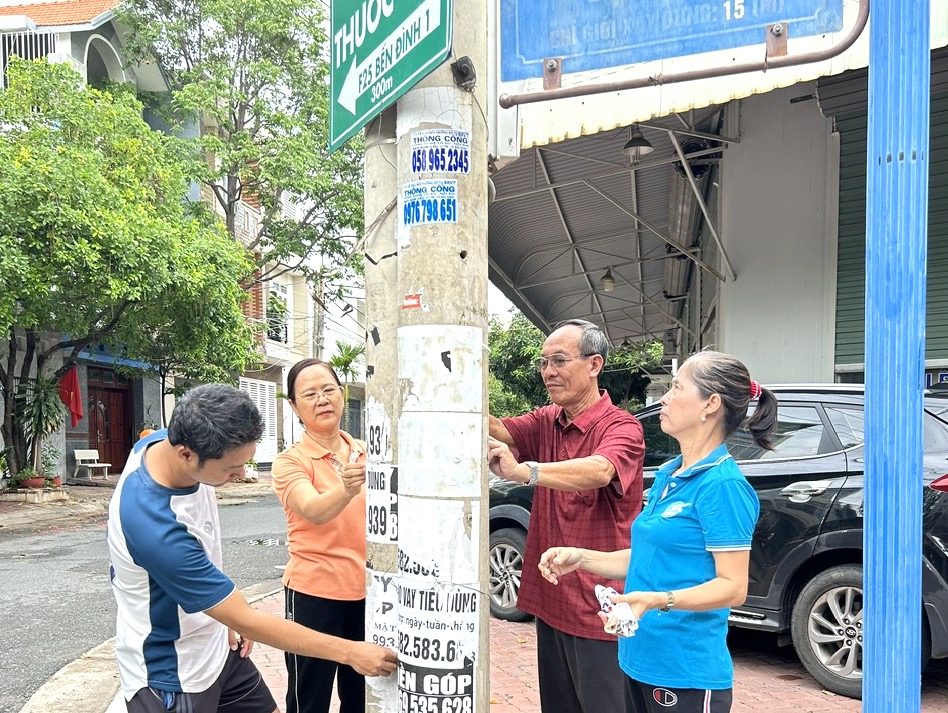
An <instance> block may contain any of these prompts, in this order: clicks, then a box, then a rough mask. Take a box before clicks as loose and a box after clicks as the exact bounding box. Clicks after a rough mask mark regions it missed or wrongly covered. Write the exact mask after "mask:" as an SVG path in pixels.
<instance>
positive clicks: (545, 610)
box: [488, 319, 645, 713]
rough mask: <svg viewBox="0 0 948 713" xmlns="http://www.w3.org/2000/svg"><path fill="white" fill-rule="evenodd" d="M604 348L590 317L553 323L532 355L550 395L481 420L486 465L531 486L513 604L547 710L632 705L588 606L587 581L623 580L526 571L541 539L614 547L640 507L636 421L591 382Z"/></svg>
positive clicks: (641, 447)
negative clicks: (532, 636) (531, 639)
mask: <svg viewBox="0 0 948 713" xmlns="http://www.w3.org/2000/svg"><path fill="white" fill-rule="evenodd" d="M608 348H609V344H608V341H607V339H606V336H605V335H604V334H603V333H602V331H601V330H600V329H599V328H598V327H597V326H596V325H595V324H593V323H592V322H587V321H585V320H579V319H577V320H569V321H567V322H563V323H561V324H559V325H557V327H556V329H554V331H553V333H552V334H550V336H549V337H548V338H547V340H546V341H545V342H544V343H543V351H542V352H541V357H540V359H538V360H537V363H536V367H537V369H538V370H539V371H540V374H541V375H542V377H543V383H544V384H545V385H546V388H547V391H548V392H549V394H550V400H551V401H552V402H553V404H552V405H551V406H543V407H541V408H538V409H536V410H535V411H532V412H530V413H528V414H526V415H523V416H517V417H515V418H504V419H499V418H495V417H494V416H491V417H490V439H489V440H488V458H489V462H490V469H491V472H492V473H494V474H495V475H498V476H500V477H502V478H506V479H507V480H513V481H517V482H521V483H532V484H533V485H536V486H537V487H536V490H535V492H534V496H533V509H532V511H531V514H530V528H529V530H528V532H527V548H526V553H525V555H524V562H523V576H522V578H521V580H520V595H519V599H518V601H517V608H518V609H521V610H523V611H525V612H527V613H529V614H533V615H534V616H535V617H536V619H537V670H538V675H539V682H540V707H541V708H542V710H544V711H547V712H548V713H554V712H555V713H574V712H575V713H602V712H603V711H610V713H611V712H613V711H615V712H618V713H622V712H623V711H631V710H632V708H631V699H630V696H629V691H628V687H627V685H626V681H625V676H624V675H623V673H622V671H621V670H620V669H619V665H618V643H617V639H616V638H615V637H614V636H612V635H610V634H607V633H606V632H605V631H603V628H602V622H601V621H600V619H599V617H598V616H597V615H596V613H597V612H598V611H599V601H598V600H597V599H596V593H595V585H596V584H603V585H607V586H611V587H613V588H615V589H616V590H617V591H620V592H621V591H622V590H623V585H624V583H623V582H621V581H603V580H602V579H601V578H598V577H595V576H594V575H591V574H589V573H588V572H577V573H576V574H577V575H578V576H576V577H568V578H564V579H563V580H562V581H561V582H560V584H559V586H557V587H554V586H553V585H552V584H550V583H549V582H547V581H545V580H544V579H543V578H542V577H541V576H540V572H539V570H538V568H537V567H538V565H539V562H540V555H541V554H542V553H543V552H545V551H546V549H547V548H549V547H554V546H574V547H585V548H588V549H596V550H602V551H611V550H621V549H625V548H626V547H628V546H629V533H630V529H631V527H632V520H633V519H634V518H635V516H636V515H638V513H639V511H640V510H641V509H642V460H643V457H644V453H645V443H644V439H643V437H642V426H641V424H640V423H639V422H638V420H636V418H635V417H634V416H632V415H631V414H629V413H628V412H626V411H623V410H622V409H620V408H617V407H616V406H614V405H613V404H612V400H611V399H610V398H609V394H608V393H606V391H605V390H600V389H599V374H600V373H601V372H602V368H603V364H604V363H605V360H606V355H607V353H608ZM511 448H516V450H517V452H518V454H519V457H520V458H521V461H520V462H518V461H517V458H516V457H515V456H514V454H513V453H511V450H510V449H511Z"/></svg>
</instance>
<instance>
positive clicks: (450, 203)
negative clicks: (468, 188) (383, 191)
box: [401, 179, 458, 227]
mask: <svg viewBox="0 0 948 713" xmlns="http://www.w3.org/2000/svg"><path fill="white" fill-rule="evenodd" d="M401 198H402V200H401V216H402V220H401V222H402V226H405V227H407V226H411V225H430V224H433V223H457V222H458V182H457V181H456V180H454V179H445V180H436V179H428V180H425V181H413V182H411V183H406V184H405V185H404V186H402V196H401Z"/></svg>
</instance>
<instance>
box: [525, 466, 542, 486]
mask: <svg viewBox="0 0 948 713" xmlns="http://www.w3.org/2000/svg"><path fill="white" fill-rule="evenodd" d="M524 463H526V464H527V467H528V468H529V469H530V480H528V481H527V485H530V486H533V485H536V484H537V481H538V480H539V479H540V464H539V463H537V462H536V461H535V460H525V461H524Z"/></svg>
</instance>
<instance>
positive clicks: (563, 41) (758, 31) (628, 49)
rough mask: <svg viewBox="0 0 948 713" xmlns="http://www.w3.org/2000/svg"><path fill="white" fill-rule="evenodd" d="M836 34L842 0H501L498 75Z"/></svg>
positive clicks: (504, 76)
mask: <svg viewBox="0 0 948 713" xmlns="http://www.w3.org/2000/svg"><path fill="white" fill-rule="evenodd" d="M777 22H780V23H786V25H787V28H788V36H789V37H790V38H791V39H792V38H796V37H809V36H812V35H821V34H824V33H828V32H838V31H839V30H840V29H842V26H843V0H649V1H648V2H646V1H645V0H501V57H500V64H501V79H502V80H503V81H505V82H510V81H515V80H519V79H529V78H531V77H541V76H543V60H544V59H546V58H549V57H562V58H563V71H564V72H584V71H588V70H594V69H606V68H609V67H618V66H621V65H625V64H635V63H638V62H648V61H651V60H655V59H664V58H667V57H684V56H686V55H693V54H701V53H702V52H712V51H714V50H725V49H734V48H736V47H746V46H749V45H756V44H763V43H764V42H765V41H766V35H765V33H766V28H767V26H768V25H772V24H774V23H777Z"/></svg>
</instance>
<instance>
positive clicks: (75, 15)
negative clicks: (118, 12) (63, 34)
mask: <svg viewBox="0 0 948 713" xmlns="http://www.w3.org/2000/svg"><path fill="white" fill-rule="evenodd" d="M119 2H120V0H58V1H55V2H19V3H16V4H8V2H0V17H6V16H9V15H26V16H27V17H29V18H30V19H31V20H33V22H35V23H36V26H37V27H62V26H66V25H86V24H89V23H90V22H92V20H94V19H95V18H97V17H99V16H100V15H101V14H102V13H104V12H106V11H108V10H111V9H112V8H114V7H117V6H118V5H119Z"/></svg>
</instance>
